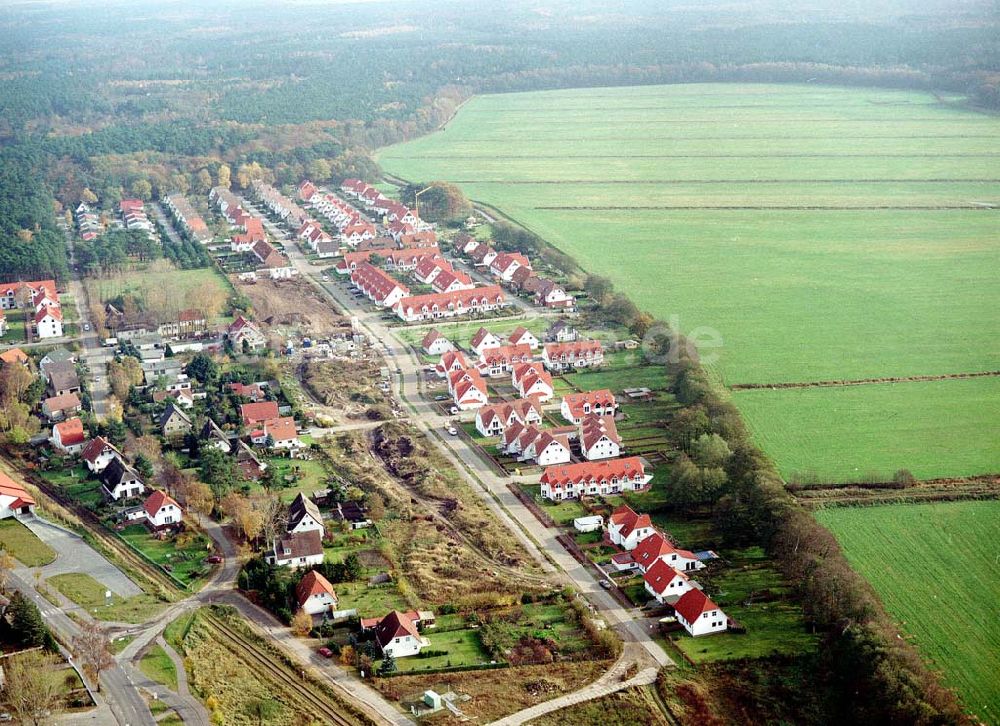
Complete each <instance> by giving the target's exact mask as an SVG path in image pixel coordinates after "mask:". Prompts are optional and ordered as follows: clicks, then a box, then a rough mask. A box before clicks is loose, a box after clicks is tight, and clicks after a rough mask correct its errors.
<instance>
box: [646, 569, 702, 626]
mask: <svg viewBox="0 0 1000 726" xmlns="http://www.w3.org/2000/svg"><path fill="white" fill-rule="evenodd" d="M678 577H679V578H681V579H682V580H687V579H688V576H687V575H685V574H684V573H683V572H678V571H677V570H675V569H674V568H673V567H671V566H670V565H668V564H667V563H666V562H664V561H663V560H657V561H656V562H655V563H654V564H653V566H652V567H650V568H649V569H648V570H646V574H645V575H643V576H642V579H643V580H645V581H646V582H647V583H648V584H649V586H650V587H651V588H653V590H654V591H655V592H656V593H657V594H658V595H662V594H663V593H664V592H666V590H667V586H668V585H669V584H670V583H671V582H673V581H674V580H675V579H676V578H678ZM699 615H700V613H699Z"/></svg>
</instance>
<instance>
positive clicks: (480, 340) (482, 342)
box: [469, 328, 503, 355]
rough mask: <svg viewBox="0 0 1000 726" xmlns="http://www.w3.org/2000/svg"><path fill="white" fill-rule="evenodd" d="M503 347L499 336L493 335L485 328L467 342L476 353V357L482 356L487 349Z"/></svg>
mask: <svg viewBox="0 0 1000 726" xmlns="http://www.w3.org/2000/svg"><path fill="white" fill-rule="evenodd" d="M501 345H503V339H502V338H500V336H499V335H494V334H493V333H491V332H490V331H489V330H487V329H486V328H480V329H479V330H477V331H476V333H475V335H473V336H472V340H471V341H469V347H470V348H472V350H474V351H476V355H482V354H483V351H484V350H487V349H488V348H499V347H500V346H501Z"/></svg>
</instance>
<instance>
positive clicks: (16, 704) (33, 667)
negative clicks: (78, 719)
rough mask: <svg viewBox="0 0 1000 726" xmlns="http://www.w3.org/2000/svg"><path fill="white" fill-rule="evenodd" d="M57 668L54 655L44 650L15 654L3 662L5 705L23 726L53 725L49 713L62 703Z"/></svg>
mask: <svg viewBox="0 0 1000 726" xmlns="http://www.w3.org/2000/svg"><path fill="white" fill-rule="evenodd" d="M55 665H56V658H55V656H53V655H51V654H49V653H46V652H45V651H42V650H32V651H28V652H26V653H20V654H18V655H13V656H11V657H10V658H8V659H7V660H6V661H5V662H4V688H3V698H2V700H3V704H4V706H5V707H6V708H7V709H8V710H9V711H10V712H11V714H13V715H14V716H15V717H16V719H17V720H18V721H20V722H21V723H25V724H32V726H41V724H47V723H51V721H52V719H51V713H50V712H51V711H52V710H53V709H54V708H55V707H56V705H57V704H58V703H59V674H58V673H57V672H56V671H55Z"/></svg>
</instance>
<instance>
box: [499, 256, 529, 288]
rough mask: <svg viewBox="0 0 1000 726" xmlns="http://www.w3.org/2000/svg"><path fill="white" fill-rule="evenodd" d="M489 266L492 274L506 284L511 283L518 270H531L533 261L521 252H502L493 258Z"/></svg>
mask: <svg viewBox="0 0 1000 726" xmlns="http://www.w3.org/2000/svg"><path fill="white" fill-rule="evenodd" d="M489 265H490V273H491V274H492V275H493V276H494V277H499V278H500V279H501V280H502V281H504V282H510V279H511V277H513V275H514V273H515V272H516V271H517V270H518V268H521V267H527V268H528V269H529V270H530V269H531V261H530V260H528V258H527V257H525V256H524V255H522V254H521V253H520V252H501V253H500V254H498V255H497V256H496V257H494V258H493V261H492V262H490V263H489Z"/></svg>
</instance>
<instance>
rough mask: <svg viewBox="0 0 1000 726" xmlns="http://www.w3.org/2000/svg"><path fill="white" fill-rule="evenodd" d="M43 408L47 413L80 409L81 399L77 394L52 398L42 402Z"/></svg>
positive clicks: (65, 394)
mask: <svg viewBox="0 0 1000 726" xmlns="http://www.w3.org/2000/svg"><path fill="white" fill-rule="evenodd" d="M42 406H43V407H44V408H45V410H47V411H65V410H66V409H67V408H79V406H80V397H79V396H77V395H76V394H75V393H64V394H62V395H60V396H52V397H51V398H46V399H45V400H44V401H42Z"/></svg>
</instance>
